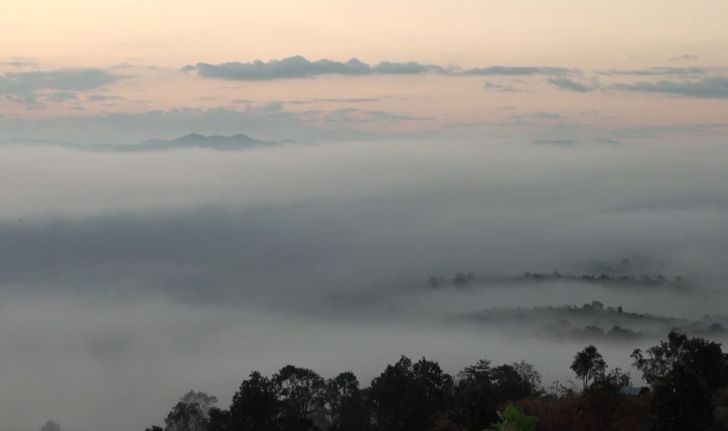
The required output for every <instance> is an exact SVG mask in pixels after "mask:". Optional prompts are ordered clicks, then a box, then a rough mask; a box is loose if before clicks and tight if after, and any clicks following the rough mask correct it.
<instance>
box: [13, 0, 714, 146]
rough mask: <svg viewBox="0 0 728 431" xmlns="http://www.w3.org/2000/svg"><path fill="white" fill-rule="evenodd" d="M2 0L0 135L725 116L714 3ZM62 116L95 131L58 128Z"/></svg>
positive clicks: (473, 128)
mask: <svg viewBox="0 0 728 431" xmlns="http://www.w3.org/2000/svg"><path fill="white" fill-rule="evenodd" d="M2 7H3V13H2V15H1V16H0V25H2V27H3V29H4V31H3V32H4V37H3V40H2V41H0V76H1V77H2V78H0V116H1V117H0V118H2V122H3V124H2V126H3V127H2V131H0V135H2V136H0V138H4V139H10V138H33V139H50V140H56V139H60V138H61V136H57V135H61V134H62V135H66V134H67V133H68V134H70V135H69V138H71V140H74V141H83V143H98V142H97V141H99V140H104V141H106V142H112V141H113V142H117V143H127V144H132V143H136V140H138V139H140V138H142V137H143V135H144V134H145V133H148V135H149V136H146V137H144V138H145V139H150V138H173V137H176V135H177V134H180V133H181V134H184V133H183V132H185V133H189V132H209V133H214V132H222V131H223V130H221V129H223V128H224V129H225V130H224V131H225V132H226V133H229V131H231V130H233V129H234V127H235V124H234V123H236V122H237V121H239V120H240V119H239V118H230V116H231V113H232V117H235V116H238V117H243V118H245V119H249V121H252V122H254V123H260V122H261V121H264V119H265V118H273V121H272V122H273V123H275V124H278V123H279V120H278V119H276V116H281V115H285V116H287V117H288V119H289V121H290V122H292V123H297V124H291V125H290V126H291V127H293V128H294V130H290V131H288V130H285V132H286V133H284V132H283V131H280V130H278V129H279V127H274V126H271V125H269V126H267V127H262V126H261V127H258V129H260V130H259V131H258V130H255V131H256V132H259V135H260V136H258V138H260V139H266V138H267V139H298V140H301V139H302V138H303V136H304V135H305V137H306V138H307V139H309V140H317V141H318V140H324V139H327V138H331V137H332V135H333V137H334V138H335V139H343V138H347V137H352V136H356V137H361V136H362V135H367V136H371V135H377V134H379V135H381V134H391V133H393V132H397V133H401V134H405V135H412V134H417V133H422V132H423V131H429V132H430V133H436V132H442V133H454V131H457V132H460V133H461V134H471V135H472V134H477V133H480V132H482V129H487V130H489V131H490V130H492V129H494V128H497V127H499V128H501V129H503V128H508V129H515V130H510V131H511V132H513V133H516V134H518V133H519V132H520V134H521V135H522V134H523V133H522V132H523V131H524V130H526V129H528V130H534V129H537V128H540V129H548V133H549V134H551V135H552V136H551V137H550V139H574V136H575V135H577V134H579V133H583V130H571V129H575V128H576V129H589V131H590V132H592V133H597V134H602V135H605V136H604V138H610V136H606V135H615V136H616V135H618V134H620V133H625V131H629V130H635V129H638V130H639V129H641V128H645V127H651V128H654V129H659V130H652V131H651V132H652V134H655V135H656V134H659V133H660V132H662V133H668V134H674V133H675V130H667V129H670V128H673V129H674V128H676V127H683V128H685V127H688V128H689V127H699V128H700V129H701V130H702V131H704V132H705V133H711V132H710V130H711V129H714V128H715V127H716V126H721V127H722V126H723V125H724V124H725V123H726V122H728V109H725V104H726V99H728V71H727V69H726V68H728V54H726V53H728V46H727V45H728V31H727V30H726V29H725V25H724V22H725V19H726V17H727V16H728V6H726V5H725V3H724V2H720V1H714V0H700V1H697V2H691V3H689V4H688V3H684V2H678V1H669V2H665V1H656V0H655V1H653V0H650V1H643V2H639V3H638V4H635V2H630V1H622V0H619V1H613V2H609V3H608V4H606V3H602V2H583V1H571V0H554V1H549V2H542V1H514V2H507V3H504V2H491V1H459V2H456V3H453V4H446V3H442V2H438V1H417V2H414V1H401V2H397V3H396V4H392V2H385V1H374V2H367V3H366V4H364V3H361V2H354V1H340V2H331V1H323V0H322V1H314V2H306V4H305V5H303V4H302V3H300V2H297V1H275V2H257V1H221V0H220V1H218V0H215V1H211V2H207V3H205V5H204V6H202V5H201V4H200V3H199V2H192V1H166V0H158V1H153V2H142V1H128V0H124V1H121V0H110V1H104V2H97V1H91V0H87V1H80V0H71V1H48V0H46V1H34V0H31V1H22V2H20V1H8V0H6V1H4V2H3V6H2ZM162 17H163V18H162ZM352 59H354V60H355V61H354V63H351V64H349V67H347V66H346V65H347V62H349V61H350V60H352ZM377 65H380V67H377ZM180 88H184V91H179V89H180ZM179 110H187V111H189V110H194V111H195V112H196V114H195V115H193V116H194V117H195V119H194V120H192V119H190V118H185V119H177V120H173V121H175V122H177V123H182V124H175V127H169V128H167V129H165V130H162V131H160V130H148V131H146V130H135V129H136V128H132V129H133V130H129V129H128V127H127V125H120V124H109V123H115V122H117V121H120V120H118V118H119V116H123V117H124V118H129V116H131V117H134V116H144V115H154V114H156V113H162V114H168V115H170V116H174V113H175V112H178V111H179ZM225 115H228V118H223V117H224V116H225ZM201 117H207V120H205V119H202V118H201ZM250 117H255V118H252V119H250ZM258 117H263V118H258ZM74 121H75V122H76V123H74ZM78 121H83V122H84V123H83V124H84V127H86V126H87V125H90V126H93V127H95V128H100V127H104V128H105V129H106V130H105V133H104V136H98V133H97V131H96V130H93V131H89V132H88V133H86V134H81V133H80V132H78V131H74V132H70V131H68V129H69V128H73V127H75V126H74V125H75V124H77V122H78ZM130 121H136V119H132V120H130ZM171 121H172V120H171ZM206 121H207V122H209V121H216V124H215V125H214V126H212V125H209V124H206ZM524 122H530V123H534V124H532V125H530V126H531V127H526V128H524V125H523V123H524ZM513 123H516V124H515V125H514V124H513ZM185 126H186V127H185ZM706 126H707V127H706ZM564 128H566V129H569V130H564ZM202 129H205V130H202ZM721 131H722V130H721ZM713 132H715V131H714V130H713ZM71 133H73V134H71ZM534 133H537V132H535V131H534ZM538 133H545V132H544V131H539V132H538ZM284 134H285V135H286V136H283V135H284ZM556 134H560V135H563V136H556ZM567 135H570V136H567Z"/></svg>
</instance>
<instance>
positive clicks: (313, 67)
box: [183, 56, 372, 81]
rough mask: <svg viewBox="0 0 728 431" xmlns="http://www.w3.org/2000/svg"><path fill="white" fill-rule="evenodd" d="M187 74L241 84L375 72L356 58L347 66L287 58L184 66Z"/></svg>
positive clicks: (299, 57) (302, 58) (322, 61)
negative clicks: (193, 73)
mask: <svg viewBox="0 0 728 431" xmlns="http://www.w3.org/2000/svg"><path fill="white" fill-rule="evenodd" d="M183 70H184V71H187V72H191V71H196V72H197V73H198V74H199V75H200V76H202V77H204V78H220V79H230V80H241V81H264V80H273V79H291V78H309V77H313V76H318V75H326V74H337V75H369V74H371V73H372V68H371V66H369V65H368V64H366V63H363V62H361V61H359V60H357V59H355V58H352V59H351V60H349V61H346V62H338V61H331V60H326V59H324V60H318V61H309V60H307V59H305V58H304V57H301V56H295V57H288V58H284V59H282V60H271V61H268V62H264V61H259V60H256V61H254V62H252V63H240V62H231V63H222V64H209V63H197V64H196V65H194V66H192V65H190V66H185V67H184V68H183Z"/></svg>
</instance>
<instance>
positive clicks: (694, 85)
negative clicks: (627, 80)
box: [612, 76, 728, 99]
mask: <svg viewBox="0 0 728 431" xmlns="http://www.w3.org/2000/svg"><path fill="white" fill-rule="evenodd" d="M612 88H614V89H617V90H622V91H634V92H641V93H658V94H669V95H674V96H685V97H696V98H703V99H725V98H728V77H723V76H713V77H707V78H702V79H698V80H692V81H668V80H663V81H658V82H646V81H644V82H636V83H632V84H614V85H613V86H612Z"/></svg>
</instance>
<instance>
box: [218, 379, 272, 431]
mask: <svg viewBox="0 0 728 431" xmlns="http://www.w3.org/2000/svg"><path fill="white" fill-rule="evenodd" d="M279 413H280V403H279V401H278V390H277V388H276V385H275V384H274V383H273V382H272V381H271V379H269V378H267V377H263V376H262V375H261V374H260V373H259V372H257V371H254V372H252V373H251V374H250V377H249V378H248V379H247V380H244V381H243V383H242V384H241V385H240V389H239V390H238V392H237V393H236V394H235V395H234V396H233V402H232V404H231V405H230V423H231V427H232V429H234V430H235V431H277V429H278V422H277V421H278V417H279Z"/></svg>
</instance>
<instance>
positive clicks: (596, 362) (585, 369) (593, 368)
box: [571, 346, 607, 391]
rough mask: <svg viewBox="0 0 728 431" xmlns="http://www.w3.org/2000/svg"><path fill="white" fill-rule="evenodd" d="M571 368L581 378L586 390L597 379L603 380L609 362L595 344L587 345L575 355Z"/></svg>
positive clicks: (583, 387)
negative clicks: (605, 360)
mask: <svg viewBox="0 0 728 431" xmlns="http://www.w3.org/2000/svg"><path fill="white" fill-rule="evenodd" d="M571 369H572V370H573V371H574V374H576V376H577V377H578V378H579V379H580V380H581V384H582V389H583V390H584V391H586V390H587V388H589V385H590V384H591V383H593V382H595V381H598V380H602V379H603V378H604V375H605V373H606V370H607V363H606V362H604V358H603V357H602V355H601V353H599V351H598V350H597V348H596V347H594V346H587V347H585V348H584V350H582V351H580V352H578V353H577V354H576V356H574V361H573V362H572V363H571Z"/></svg>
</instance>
